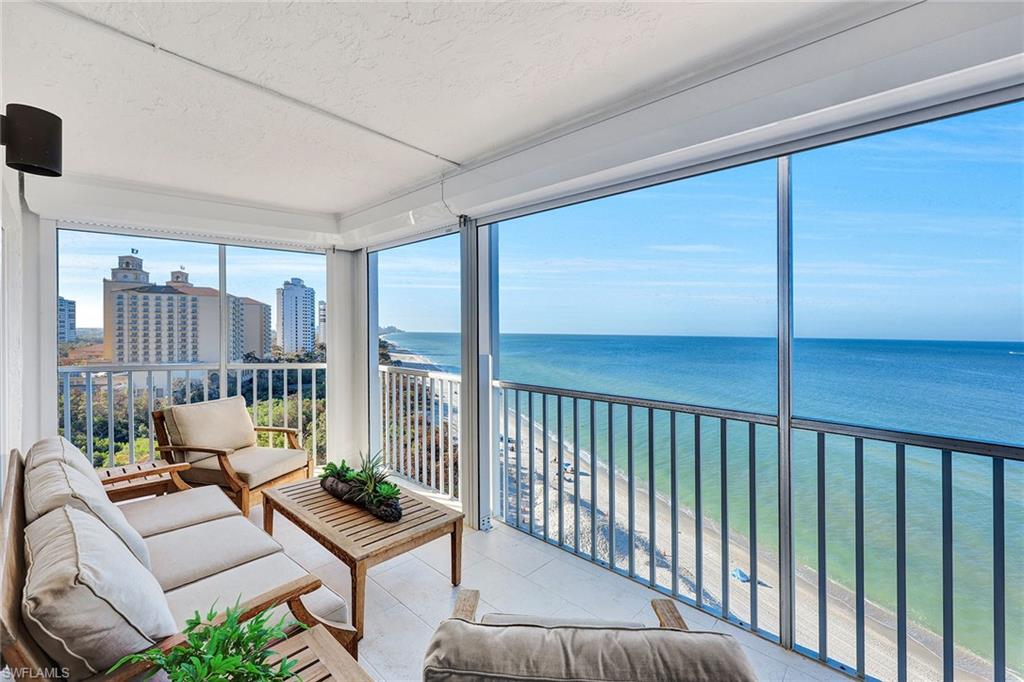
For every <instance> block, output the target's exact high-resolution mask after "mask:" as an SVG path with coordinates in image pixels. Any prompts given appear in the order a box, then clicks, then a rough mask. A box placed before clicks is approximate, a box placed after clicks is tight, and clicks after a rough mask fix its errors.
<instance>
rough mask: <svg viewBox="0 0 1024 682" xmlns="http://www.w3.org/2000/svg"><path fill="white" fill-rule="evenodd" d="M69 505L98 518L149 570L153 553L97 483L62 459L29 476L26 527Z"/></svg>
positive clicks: (45, 463) (27, 482) (40, 467)
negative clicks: (151, 553) (27, 524)
mask: <svg viewBox="0 0 1024 682" xmlns="http://www.w3.org/2000/svg"><path fill="white" fill-rule="evenodd" d="M65 505H67V506H71V507H74V508H75V509H77V510H78V511H82V512H86V513H88V514H92V515H93V516H95V517H96V518H97V519H98V520H99V521H100V522H102V523H103V524H104V525H105V526H107V528H109V529H110V530H111V531H113V532H114V533H115V534H116V535H117V537H119V538H120V539H121V541H122V542H124V544H125V546H127V547H128V549H129V550H131V552H132V554H134V555H135V557H136V558H137V559H138V560H139V561H140V562H142V565H143V566H145V567H147V568H149V551H148V550H147V549H146V543H145V542H143V540H142V536H141V535H139V532H138V531H137V530H135V529H134V528H133V527H132V526H131V524H130V523H128V519H126V518H125V516H124V513H123V512H122V511H121V509H120V508H119V507H118V506H117V505H116V504H114V503H113V502H111V501H110V499H109V498H108V497H107V494H106V492H104V490H103V486H102V485H100V484H99V483H98V482H97V481H94V480H93V479H92V478H91V477H89V476H86V475H85V474H83V473H81V472H80V471H79V470H78V469H76V468H73V467H71V466H69V465H68V464H67V463H65V462H64V461H63V460H60V459H51V460H50V461H48V462H44V463H43V464H39V465H37V466H36V467H35V468H33V469H32V470H31V471H29V472H27V473H26V474H25V522H26V523H32V522H33V521H35V520H36V519H38V518H40V517H41V516H43V515H44V514H48V513H50V512H52V511H53V510H54V509H60V508H61V507H63V506H65Z"/></svg>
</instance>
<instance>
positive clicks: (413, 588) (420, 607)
mask: <svg viewBox="0 0 1024 682" xmlns="http://www.w3.org/2000/svg"><path fill="white" fill-rule="evenodd" d="M374 580H375V581H376V582H377V583H378V584H379V585H380V586H381V587H382V588H383V589H385V590H386V591H387V592H388V593H389V594H390V595H391V596H392V597H394V598H395V599H397V600H398V601H400V602H401V603H402V604H404V605H405V606H406V607H408V608H409V609H410V610H411V611H412V612H413V613H415V614H416V615H417V616H419V617H420V618H421V619H422V620H423V621H424V622H426V623H427V624H428V625H436V624H437V623H440V622H441V621H442V620H444V619H445V618H447V617H448V616H450V615H451V613H452V607H453V606H454V605H455V598H456V595H457V594H458V592H459V588H458V587H455V586H453V585H452V581H451V579H450V578H448V577H447V576H444V575H441V574H440V573H438V572H437V571H435V570H434V569H433V568H431V567H430V566H429V565H428V564H427V563H425V562H423V561H420V560H419V559H413V560H412V561H406V562H404V563H403V564H401V565H400V566H396V567H395V568H392V569H391V570H390V571H385V572H384V573H381V574H380V575H378V576H375V577H374Z"/></svg>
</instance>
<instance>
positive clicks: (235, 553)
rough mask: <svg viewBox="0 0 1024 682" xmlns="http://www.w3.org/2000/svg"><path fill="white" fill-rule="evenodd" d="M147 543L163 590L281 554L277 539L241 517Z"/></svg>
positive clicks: (153, 538)
mask: <svg viewBox="0 0 1024 682" xmlns="http://www.w3.org/2000/svg"><path fill="white" fill-rule="evenodd" d="M145 542H146V544H147V545H148V546H149V554H150V557H151V570H152V571H153V575H154V576H155V577H156V580H157V582H158V583H160V587H161V588H162V589H163V590H164V591H167V590H173V589H174V588H176V587H181V586H182V585H187V584H188V583H191V582H195V581H196V580H202V579H203V578H206V577H208V576H211V575H213V574H214V573H220V572H221V571H226V570H227V569H229V568H234V567H235V566H238V565H240V564H244V563H247V562H249V561H253V560H254V559H259V558H260V557H265V556H267V555H268V554H274V553H275V552H280V551H281V545H279V544H278V543H277V541H276V540H274V538H272V537H270V536H269V535H267V534H266V533H264V532H263V531H262V530H260V529H259V528H257V527H256V526H254V525H252V523H250V522H249V520H248V519H246V518H245V517H243V516H242V515H241V514H235V515H234V516H228V517H225V518H222V519H216V520H214V521H207V522H205V523H197V524H195V525H194V526H187V527H185V528H179V529H178V530H172V531H170V532H167V533H160V534H159V535H152V536H150V537H148V538H146V540H145Z"/></svg>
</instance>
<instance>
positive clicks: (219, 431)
mask: <svg viewBox="0 0 1024 682" xmlns="http://www.w3.org/2000/svg"><path fill="white" fill-rule="evenodd" d="M163 414H164V423H165V424H166V426H167V437H168V438H169V439H170V441H171V445H202V446H206V447H211V448H222V449H225V450H240V449H242V448H245V447H249V446H250V445H256V431H255V430H254V429H253V427H252V418H250V417H249V411H248V410H247V409H246V407H245V398H242V397H241V396H235V397H233V398H225V399H223V400H208V401H206V402H202V403H193V404H191V405H173V406H171V407H168V408H167V409H165V410H164V411H163ZM174 456H175V459H176V460H178V461H181V460H182V459H183V460H184V461H186V462H193V461H195V460H199V459H205V458H208V457H209V456H210V453H208V452H186V453H184V454H182V453H177V452H176V453H174Z"/></svg>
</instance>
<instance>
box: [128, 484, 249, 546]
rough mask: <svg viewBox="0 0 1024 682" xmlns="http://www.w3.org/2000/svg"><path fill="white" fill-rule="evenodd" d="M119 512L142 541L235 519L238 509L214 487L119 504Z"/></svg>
mask: <svg viewBox="0 0 1024 682" xmlns="http://www.w3.org/2000/svg"><path fill="white" fill-rule="evenodd" d="M120 509H121V511H122V512H124V517H125V519H127V520H128V523H129V524H131V526H132V527H133V528H134V529H135V530H137V531H138V532H139V535H141V536H142V537H144V538H148V537H150V536H153V535H158V534H160V533H166V532H168V531H172V530H177V529H179V528H186V527H188V526H192V525H194V524H197V523H202V522H204V521H213V520H214V519H222V518H224V517H226V516H237V515H238V507H236V506H235V505H234V503H233V502H231V500H230V499H229V498H228V496H227V495H225V494H224V491H223V490H221V489H220V488H218V487H216V486H203V487H200V488H189V489H188V490H182V491H179V492H176V493H174V494H172V495H158V496H157V497H148V498H146V499H144V500H136V501H134V502H129V503H128V504H122V505H120Z"/></svg>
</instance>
